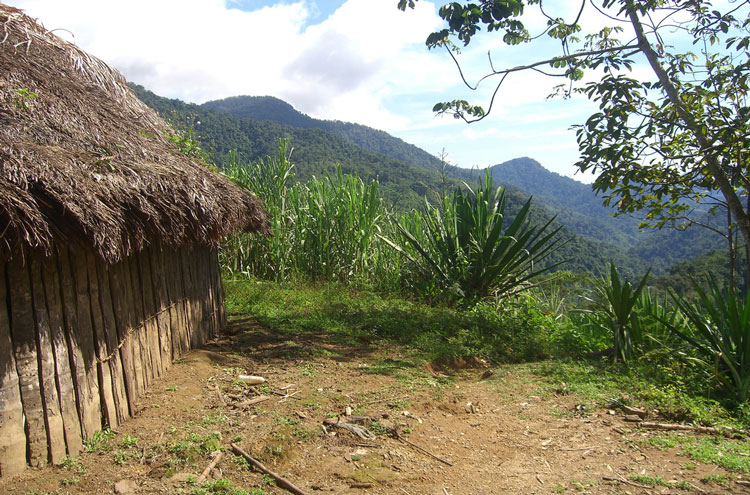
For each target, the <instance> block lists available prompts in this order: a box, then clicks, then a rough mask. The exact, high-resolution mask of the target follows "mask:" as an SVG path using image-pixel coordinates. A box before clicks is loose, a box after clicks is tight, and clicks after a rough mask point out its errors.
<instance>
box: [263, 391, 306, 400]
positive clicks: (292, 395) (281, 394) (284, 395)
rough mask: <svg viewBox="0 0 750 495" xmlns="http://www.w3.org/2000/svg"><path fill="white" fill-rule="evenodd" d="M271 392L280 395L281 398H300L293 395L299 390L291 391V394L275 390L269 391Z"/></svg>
mask: <svg viewBox="0 0 750 495" xmlns="http://www.w3.org/2000/svg"><path fill="white" fill-rule="evenodd" d="M270 392H271V393H272V394H276V395H280V396H281V398H282V399H294V400H302V398H301V397H295V394H297V393H299V390H297V391H295V392H293V393H292V394H285V393H283V392H277V391H275V390H271V391H270Z"/></svg>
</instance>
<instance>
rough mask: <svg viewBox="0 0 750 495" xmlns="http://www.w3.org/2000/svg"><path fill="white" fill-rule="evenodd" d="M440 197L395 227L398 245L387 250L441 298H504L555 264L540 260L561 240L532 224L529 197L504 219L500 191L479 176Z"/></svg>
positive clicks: (466, 301)
mask: <svg viewBox="0 0 750 495" xmlns="http://www.w3.org/2000/svg"><path fill="white" fill-rule="evenodd" d="M465 186H466V187H465V189H457V190H454V191H452V192H451V193H450V194H446V195H445V197H444V198H442V202H441V204H440V205H439V206H433V205H431V204H430V203H429V202H427V201H425V209H424V211H422V212H414V213H411V214H408V215H405V216H404V217H402V218H401V220H400V221H399V222H398V223H397V228H398V231H399V232H400V234H401V242H400V243H397V242H394V241H392V240H389V243H390V245H391V246H393V247H394V248H395V249H396V250H398V251H399V252H400V253H402V254H403V255H404V256H406V257H407V258H408V259H409V260H410V261H411V262H413V263H414V264H415V265H417V266H418V267H419V268H420V269H421V271H422V273H423V274H424V275H426V276H429V277H432V278H433V279H434V280H435V281H436V283H437V285H438V286H439V287H440V288H441V289H442V292H443V295H444V296H445V298H446V299H448V300H452V301H455V302H458V301H460V302H461V303H462V304H464V305H471V304H473V303H475V302H477V301H479V300H481V299H484V298H486V297H488V296H490V295H495V296H498V297H504V296H508V295H511V294H513V293H515V292H517V291H519V290H523V289H525V288H528V287H529V286H530V285H531V283H530V282H531V281H532V280H533V279H535V277H537V276H539V275H541V274H542V273H545V272H547V271H549V270H550V269H552V268H554V267H555V266H557V265H559V263H557V264H553V265H547V266H544V265H543V264H542V263H541V261H542V260H543V259H544V258H545V257H546V256H547V255H548V254H550V253H551V252H552V250H554V249H555V248H556V247H557V246H558V245H559V244H560V242H561V237H560V236H559V235H558V234H559V232H560V228H555V229H551V228H550V225H551V223H552V221H553V220H554V219H553V220H550V221H549V222H547V223H546V224H544V225H541V226H533V225H532V224H531V223H530V221H529V211H530V208H531V199H529V200H528V201H527V202H526V203H525V204H524V205H523V207H522V208H521V210H520V211H519V212H518V214H517V215H516V217H515V218H512V219H510V218H507V215H506V211H505V207H506V203H505V190H504V189H503V188H494V187H493V183H492V176H491V175H490V173H489V171H486V172H485V175H484V181H483V182H480V183H479V185H478V186H477V187H476V188H472V187H470V186H469V185H467V184H465Z"/></svg>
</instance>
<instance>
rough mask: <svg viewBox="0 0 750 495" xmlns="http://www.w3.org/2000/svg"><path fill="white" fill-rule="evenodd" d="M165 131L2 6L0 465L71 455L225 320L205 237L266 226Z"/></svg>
mask: <svg viewBox="0 0 750 495" xmlns="http://www.w3.org/2000/svg"><path fill="white" fill-rule="evenodd" d="M167 132H168V125H167V124H166V123H165V122H164V121H162V120H161V119H160V118H159V117H158V116H157V115H156V114H155V113H154V112H153V111H151V110H150V109H149V108H147V107H146V106H145V105H144V104H142V103H141V102H140V101H139V100H138V99H137V98H136V97H135V96H134V94H133V93H132V91H131V90H130V89H129V88H128V86H127V84H126V81H125V79H124V78H123V76H122V75H121V74H120V73H118V72H117V71H115V70H113V69H111V68H110V67H108V66H107V65H106V64H104V63H103V62H102V61H100V60H98V59H96V58H94V57H91V56H90V55H88V54H86V53H85V52H83V51H82V50H80V49H78V48H77V47H76V46H74V45H72V44H70V43H68V42H66V41H64V40H61V39H60V38H58V37H56V36H55V35H53V34H52V33H50V32H48V31H47V30H46V29H44V28H43V27H41V26H39V25H38V24H36V23H35V22H34V21H33V20H32V19H30V18H29V17H27V16H26V15H24V14H23V13H22V12H21V11H19V10H17V9H14V8H12V7H8V6H5V5H2V4H0V475H8V474H12V473H14V472H16V471H18V470H20V469H23V468H24V467H25V466H26V465H27V464H29V465H32V466H38V465H42V464H45V463H48V462H52V463H56V462H59V461H61V459H62V458H63V457H64V456H65V455H76V454H77V453H78V452H80V450H81V445H82V439H85V438H87V437H90V436H91V435H93V433H94V432H95V431H97V430H100V429H102V428H103V427H104V426H110V427H116V426H117V425H118V424H119V423H120V422H122V421H123V420H124V419H125V418H127V417H129V416H130V415H132V414H133V413H134V412H135V403H136V400H137V399H138V397H139V396H140V395H141V394H142V393H143V392H144V391H145V390H146V388H147V387H148V386H149V384H150V383H151V382H152V381H153V380H154V379H155V378H157V377H159V376H160V375H161V374H162V373H163V372H164V370H165V369H167V368H168V367H169V366H170V364H171V363H172V361H173V360H174V359H175V358H177V357H179V356H180V355H181V354H182V353H183V352H185V351H186V350H188V349H190V348H192V347H195V346H198V345H200V344H201V343H203V342H204V341H205V340H206V339H208V338H210V337H211V336H212V335H214V334H215V333H216V332H217V331H218V330H219V329H220V328H221V327H222V325H224V323H225V316H224V312H223V295H222V288H221V279H220V275H219V266H218V260H217V243H218V242H219V241H220V240H221V239H222V238H223V237H224V236H226V235H227V234H229V233H231V232H233V231H237V230H246V231H247V230H250V231H267V222H268V221H267V218H266V215H265V213H264V211H263V207H262V204H261V202H260V201H259V200H258V199H257V198H256V197H254V196H252V195H250V194H247V193H245V192H243V191H241V190H240V189H238V188H236V187H235V186H234V185H233V184H232V183H231V182H230V181H228V180H227V179H226V178H224V177H223V176H221V175H219V174H217V173H214V172H212V171H210V170H209V169H208V168H206V167H205V166H203V165H202V164H200V163H197V162H195V161H193V160H191V159H189V158H188V157H186V156H185V155H184V154H183V153H180V151H179V150H178V148H177V147H176V146H175V144H174V143H172V142H171V141H170V140H169V139H168V136H167V135H166V134H165V133H167Z"/></svg>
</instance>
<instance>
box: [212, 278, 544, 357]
mask: <svg viewBox="0 0 750 495" xmlns="http://www.w3.org/2000/svg"><path fill="white" fill-rule="evenodd" d="M224 286H225V290H226V293H227V302H226V306H227V312H228V314H229V316H230V317H231V316H235V317H239V316H246V315H248V314H252V315H254V316H255V318H256V319H257V320H258V321H259V322H260V323H261V324H262V325H263V326H265V327H267V328H269V329H271V330H273V332H274V334H277V335H287V336H289V337H291V336H294V335H298V336H299V335H306V334H321V333H322V334H326V335H327V336H328V338H330V339H331V340H332V341H333V342H336V343H339V344H343V345H349V346H355V347H362V346H363V344H364V345H368V346H377V345H391V344H392V343H394V342H395V343H397V344H400V345H402V346H405V347H407V348H410V349H412V350H413V351H415V353H418V354H419V355H420V356H421V357H422V358H423V359H426V360H428V361H439V360H445V361H447V360H451V359H456V358H465V357H470V356H472V357H480V358H487V359H491V360H493V361H495V362H519V361H527V360H530V359H534V358H535V357H536V356H537V354H539V353H541V352H544V351H545V350H546V349H547V346H548V341H549V334H550V333H551V331H552V323H553V320H552V319H550V318H548V317H546V316H544V315H542V314H541V313H538V312H536V311H534V310H533V308H530V307H528V305H524V304H517V305H504V306H502V307H496V306H493V305H491V304H479V305H477V306H476V307H475V308H473V309H471V310H462V309H456V308H450V307H441V306H428V305H426V304H422V303H418V302H414V301H409V300H407V299H404V298H402V297H399V296H382V295H379V294H375V293H373V292H370V291H366V290H361V289H355V288H352V287H346V286H343V285H340V284H335V283H321V284H318V285H300V284H296V285H294V286H292V285H286V284H278V283H271V282H257V281H248V280H227V281H225V285H224ZM290 349H294V347H290Z"/></svg>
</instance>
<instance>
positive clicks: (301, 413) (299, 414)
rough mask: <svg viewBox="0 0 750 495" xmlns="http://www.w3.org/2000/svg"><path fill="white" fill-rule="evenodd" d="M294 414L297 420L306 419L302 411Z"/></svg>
mask: <svg viewBox="0 0 750 495" xmlns="http://www.w3.org/2000/svg"><path fill="white" fill-rule="evenodd" d="M294 414H296V415H297V417H298V418H299V419H307V414H305V413H303V412H302V411H294Z"/></svg>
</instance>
